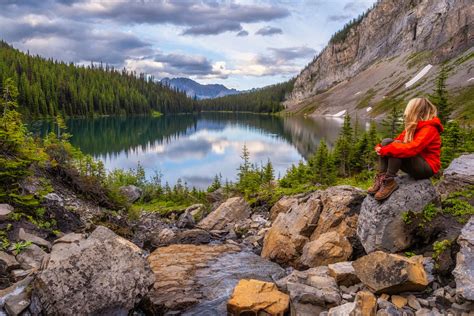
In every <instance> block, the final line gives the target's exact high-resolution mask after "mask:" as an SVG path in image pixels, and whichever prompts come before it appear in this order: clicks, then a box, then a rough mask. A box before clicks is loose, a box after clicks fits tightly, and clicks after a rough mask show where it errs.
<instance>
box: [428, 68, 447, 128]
mask: <svg viewBox="0 0 474 316" xmlns="http://www.w3.org/2000/svg"><path fill="white" fill-rule="evenodd" d="M448 73H449V69H448V67H447V66H446V65H443V66H442V67H441V70H440V72H439V74H438V78H437V79H436V87H435V90H434V93H433V94H431V95H430V99H431V101H432V102H433V103H434V104H435V105H436V106H437V108H438V117H439V119H440V120H441V123H442V124H446V123H447V122H448V120H449V117H450V116H451V108H450V105H449V101H448V100H449V99H448V90H447V88H446V80H447V78H448Z"/></svg>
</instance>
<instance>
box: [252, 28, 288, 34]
mask: <svg viewBox="0 0 474 316" xmlns="http://www.w3.org/2000/svg"><path fill="white" fill-rule="evenodd" d="M255 34H257V35H262V36H273V35H277V34H283V30H282V29H280V28H278V27H273V26H265V27H262V28H261V29H259V30H258V31H257V32H255Z"/></svg>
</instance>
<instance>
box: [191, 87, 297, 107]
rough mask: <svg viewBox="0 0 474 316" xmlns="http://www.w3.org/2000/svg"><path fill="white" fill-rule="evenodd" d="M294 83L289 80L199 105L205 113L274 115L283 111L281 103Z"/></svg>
mask: <svg viewBox="0 0 474 316" xmlns="http://www.w3.org/2000/svg"><path fill="white" fill-rule="evenodd" d="M294 83H295V79H291V80H289V81H286V82H282V83H278V84H274V85H270V86H266V87H263V88H260V89H253V90H251V91H248V92H243V93H240V94H233V95H228V96H225V97H220V98H215V99H206V100H201V101H200V104H201V105H202V110H205V111H244V112H259V113H276V112H279V111H281V110H283V109H284V107H283V105H282V102H283V101H284V100H285V99H286V98H287V96H288V94H289V93H291V91H292V90H293V85H294Z"/></svg>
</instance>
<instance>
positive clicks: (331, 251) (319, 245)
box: [300, 231, 352, 267]
mask: <svg viewBox="0 0 474 316" xmlns="http://www.w3.org/2000/svg"><path fill="white" fill-rule="evenodd" d="M351 254H352V246H351V244H350V243H349V241H348V240H347V238H346V237H343V236H341V235H339V233H338V232H336V231H330V232H328V233H324V234H322V235H320V236H319V238H318V239H316V240H314V241H310V242H308V243H307V244H306V245H305V246H304V247H303V254H302V256H301V258H300V262H301V264H302V265H304V266H307V267H317V266H323V265H328V264H330V263H336V262H341V261H346V260H347V259H349V257H350V256H351Z"/></svg>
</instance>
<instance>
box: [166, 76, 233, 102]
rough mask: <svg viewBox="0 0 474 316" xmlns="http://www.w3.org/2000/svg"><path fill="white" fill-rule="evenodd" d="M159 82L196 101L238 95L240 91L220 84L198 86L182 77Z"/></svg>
mask: <svg viewBox="0 0 474 316" xmlns="http://www.w3.org/2000/svg"><path fill="white" fill-rule="evenodd" d="M160 82H161V83H163V84H165V85H167V86H170V87H171V88H175V89H178V90H180V91H184V92H186V94H187V95H188V96H190V97H196V98H197V99H212V98H219V97H223V96H226V95H231V94H238V93H240V91H238V90H236V89H229V88H227V87H226V86H224V85H222V84H216V83H215V84H200V83H199V82H196V81H194V80H192V79H189V78H183V77H178V78H163V79H161V81H160Z"/></svg>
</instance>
